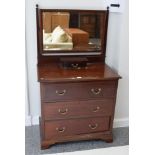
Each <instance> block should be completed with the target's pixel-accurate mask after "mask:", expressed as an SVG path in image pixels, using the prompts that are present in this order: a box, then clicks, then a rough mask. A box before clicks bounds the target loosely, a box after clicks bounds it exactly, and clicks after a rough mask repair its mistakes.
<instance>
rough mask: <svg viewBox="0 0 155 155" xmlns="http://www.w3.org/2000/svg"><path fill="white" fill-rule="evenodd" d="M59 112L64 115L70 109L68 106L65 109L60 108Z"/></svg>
mask: <svg viewBox="0 0 155 155" xmlns="http://www.w3.org/2000/svg"><path fill="white" fill-rule="evenodd" d="M58 112H59V113H60V114H62V115H65V114H67V112H68V109H67V108H66V109H65V110H61V109H58Z"/></svg>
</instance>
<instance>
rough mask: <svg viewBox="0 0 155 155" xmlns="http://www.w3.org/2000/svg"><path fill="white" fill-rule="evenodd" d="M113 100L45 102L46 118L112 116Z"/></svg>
mask: <svg viewBox="0 0 155 155" xmlns="http://www.w3.org/2000/svg"><path fill="white" fill-rule="evenodd" d="M112 108H113V100H112V99H105V100H90V101H80V102H58V103H43V113H44V119H45V120H51V119H66V118H75V117H89V116H110V115H111V114H112V111H113V109H112Z"/></svg>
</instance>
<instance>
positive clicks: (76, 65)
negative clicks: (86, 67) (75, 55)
mask: <svg viewBox="0 0 155 155" xmlns="http://www.w3.org/2000/svg"><path fill="white" fill-rule="evenodd" d="M78 65H79V64H71V66H72V67H73V68H77V67H78Z"/></svg>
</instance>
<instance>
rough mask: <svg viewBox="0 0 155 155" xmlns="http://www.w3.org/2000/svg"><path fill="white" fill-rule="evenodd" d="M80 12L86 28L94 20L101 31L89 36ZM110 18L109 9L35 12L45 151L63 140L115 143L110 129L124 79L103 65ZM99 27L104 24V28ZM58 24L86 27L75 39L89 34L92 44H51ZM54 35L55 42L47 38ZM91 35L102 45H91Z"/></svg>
mask: <svg viewBox="0 0 155 155" xmlns="http://www.w3.org/2000/svg"><path fill="white" fill-rule="evenodd" d="M80 13H81V19H82V21H81V22H82V27H89V25H87V23H91V22H92V23H94V25H93V27H96V28H95V29H97V31H95V29H92V30H90V29H91V27H90V28H89V31H91V35H89V32H87V31H86V30H85V29H84V30H83V29H82V28H81V27H80V26H78V25H79V23H80ZM55 14H56V15H55ZM89 14H90V16H89ZM108 15H109V11H108V10H105V11H95V10H51V9H40V8H38V6H37V8H36V17H37V47H38V48H37V51H38V52H37V54H38V59H37V60H38V65H37V69H38V81H39V83H40V92H41V117H40V135H41V148H42V149H46V148H49V147H50V146H51V145H53V144H56V143H60V142H69V141H79V140H93V139H96V140H97V139H101V140H104V141H106V142H112V141H113V136H112V128H113V120H114V112H115V103H116V95H117V86H118V80H119V78H120V76H119V75H118V74H117V73H116V72H115V71H113V70H112V69H111V68H110V67H109V66H108V65H106V64H105V53H106V37H107V28H108ZM87 16H88V18H87ZM91 17H92V18H91ZM48 19H49V20H48ZM51 19H53V21H52V20H51ZM71 19H72V21H70V20H71ZM76 19H77V20H78V21H79V23H78V21H76ZM61 20H63V22H62V21H61ZM87 20H88V21H87ZM91 20H92V21H91ZM95 23H98V24H100V27H99V25H95ZM51 25H52V26H51ZM54 25H60V26H61V27H62V28H63V27H65V28H68V29H70V27H71V28H76V29H77V28H78V29H80V30H81V29H82V30H81V31H80V32H82V31H84V32H85V33H84V34H83V33H82V34H78V33H77V34H76V32H74V34H73V35H74V39H75V40H76V39H77V38H78V37H79V35H80V37H82V36H84V35H87V36H89V40H88V43H85V44H83V43H82V42H80V40H78V45H74V42H72V41H71V42H69V41H68V42H65V41H60V42H58V43H57V42H53V40H54V38H53V37H54V35H53V34H54V30H52V28H53V27H54ZM53 29H54V28H53ZM47 31H48V32H47ZM78 32H79V31H78ZM62 33H63V34H66V32H65V33H64V32H62ZM51 34H52V39H53V40H52V41H51V42H50V41H49V42H48V41H47V40H44V39H45V38H46V37H47V36H48V35H49V36H50V35H51ZM92 34H93V35H92ZM58 35H59V33H58V34H57V36H58ZM95 35H96V36H95ZM57 36H56V37H57ZM76 36H78V37H76ZM91 36H93V37H94V36H95V37H94V38H95V39H96V40H97V42H98V41H100V43H99V44H97V42H93V39H94V38H92V37H91ZM68 37H70V38H71V37H72V36H68ZM83 39H84V38H83ZM83 39H81V40H83ZM95 39H94V40H95ZM58 40H59V39H58ZM71 40H72V38H71ZM76 41H77V40H76ZM85 41H86V40H85ZM86 42H87V41H86ZM90 42H91V43H90ZM44 44H46V45H45V46H44ZM71 44H72V45H73V46H72V48H70V47H71ZM46 46H47V47H46ZM44 48H45V49H44ZM47 49H48V50H47Z"/></svg>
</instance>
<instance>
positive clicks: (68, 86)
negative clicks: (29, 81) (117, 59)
mask: <svg viewBox="0 0 155 155" xmlns="http://www.w3.org/2000/svg"><path fill="white" fill-rule="evenodd" d="M115 90H116V83H115V81H106V82H80V83H58V84H51V83H42V85H41V99H42V101H44V102H53V101H65V100H75V99H98V98H103V97H104V98H111V97H115V93H116V91H115Z"/></svg>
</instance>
